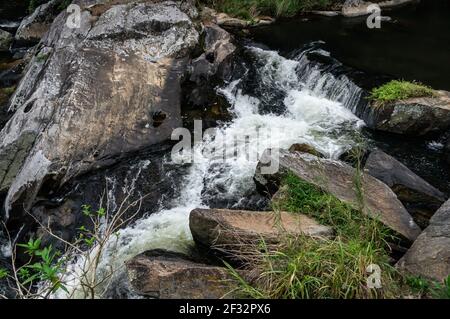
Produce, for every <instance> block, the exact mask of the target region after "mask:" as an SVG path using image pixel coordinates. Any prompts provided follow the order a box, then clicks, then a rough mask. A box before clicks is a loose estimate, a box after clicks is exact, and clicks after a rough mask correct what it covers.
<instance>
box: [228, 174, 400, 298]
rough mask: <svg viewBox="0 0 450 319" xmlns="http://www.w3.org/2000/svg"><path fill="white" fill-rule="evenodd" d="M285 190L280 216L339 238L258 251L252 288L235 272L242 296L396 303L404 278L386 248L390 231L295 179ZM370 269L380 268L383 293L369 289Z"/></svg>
mask: <svg viewBox="0 0 450 319" xmlns="http://www.w3.org/2000/svg"><path fill="white" fill-rule="evenodd" d="M359 172H360V171H359V170H357V174H359ZM355 179H356V180H357V178H355ZM359 185H360V184H359ZM359 187H360V186H359ZM357 189H358V184H356V183H355V191H357ZM281 190H282V193H281V194H279V196H277V199H276V200H275V201H274V202H273V203H272V205H273V208H274V210H275V211H288V212H292V213H302V214H305V215H308V216H310V217H313V218H314V219H316V220H317V221H318V222H319V223H321V224H324V225H327V226H330V227H332V228H333V230H334V231H335V235H336V236H335V238H334V239H320V240H318V239H316V238H311V237H308V236H298V237H295V238H293V237H289V236H286V237H285V238H282V240H281V244H280V245H278V246H277V247H275V248H273V247H268V246H266V248H264V249H262V250H261V249H260V247H258V248H257V249H258V250H259V251H262V253H260V254H259V255H260V257H259V258H258V260H256V261H255V260H252V261H251V262H250V263H248V264H249V265H250V264H252V266H251V267H252V268H253V269H252V270H253V271H257V273H258V274H259V276H258V278H257V280H256V281H255V280H252V281H251V284H250V283H249V281H247V280H245V279H244V278H242V277H240V276H239V274H238V273H237V272H234V273H233V272H232V273H231V274H232V275H233V276H234V278H235V279H237V280H238V282H239V283H240V285H239V286H240V291H241V292H242V293H243V294H245V295H246V296H248V297H253V298H295V299H297V298H394V297H396V296H398V295H399V294H400V289H401V287H400V282H401V277H400V275H399V274H398V273H397V271H396V270H395V269H394V267H392V266H391V265H390V264H389V260H390V259H389V255H388V253H387V249H386V248H387V244H386V241H387V240H388V239H389V238H393V235H392V234H391V232H390V230H388V229H387V228H386V227H385V226H384V225H383V224H381V223H380V222H379V221H378V220H376V219H373V218H370V217H367V216H366V215H365V214H363V213H362V212H360V211H359V210H356V209H354V208H352V207H351V206H350V205H348V204H346V203H344V202H342V201H340V200H339V199H337V198H336V197H334V196H333V195H330V194H328V193H326V192H324V191H322V190H321V189H320V188H318V187H316V186H314V185H312V184H310V183H307V182H305V181H303V180H301V179H299V178H298V177H297V176H295V175H294V174H287V175H286V176H285V177H284V178H283V180H282V187H281ZM370 265H378V266H379V267H380V268H381V274H380V275H381V284H382V287H381V288H380V289H375V288H369V287H368V284H367V280H368V277H369V275H370V274H369V273H367V270H368V267H369V266H370Z"/></svg>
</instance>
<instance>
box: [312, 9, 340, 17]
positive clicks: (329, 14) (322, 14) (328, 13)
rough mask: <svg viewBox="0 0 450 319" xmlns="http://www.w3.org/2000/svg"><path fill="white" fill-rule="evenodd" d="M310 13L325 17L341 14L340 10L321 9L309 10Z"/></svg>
mask: <svg viewBox="0 0 450 319" xmlns="http://www.w3.org/2000/svg"><path fill="white" fill-rule="evenodd" d="M311 13H312V14H317V15H320V16H325V17H337V16H339V15H340V14H341V12H339V11H322V10H315V11H311Z"/></svg>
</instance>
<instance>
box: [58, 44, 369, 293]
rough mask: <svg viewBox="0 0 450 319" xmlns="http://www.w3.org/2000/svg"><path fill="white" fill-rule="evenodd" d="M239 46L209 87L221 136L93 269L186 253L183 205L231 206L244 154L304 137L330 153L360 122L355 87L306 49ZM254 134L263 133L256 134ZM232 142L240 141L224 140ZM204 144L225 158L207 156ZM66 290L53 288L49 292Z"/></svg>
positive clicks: (248, 170) (246, 161)
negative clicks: (240, 52) (165, 204)
mask: <svg viewBox="0 0 450 319" xmlns="http://www.w3.org/2000/svg"><path fill="white" fill-rule="evenodd" d="M246 52H247V54H248V55H249V56H251V58H252V63H249V64H247V65H245V70H246V71H245V72H243V74H240V75H239V77H238V76H236V78H235V79H234V80H233V81H231V82H230V83H228V84H226V85H225V86H223V87H221V88H219V89H218V91H217V92H218V94H221V95H223V96H224V97H225V98H226V99H227V100H228V102H229V104H230V106H231V112H232V115H233V119H232V120H231V121H230V122H229V123H224V124H222V125H220V126H219V127H217V128H216V129H215V130H216V133H220V136H221V138H220V139H219V138H217V136H218V135H217V136H216V137H215V138H212V137H209V136H206V137H205V138H204V139H203V141H201V142H200V143H198V144H197V145H195V147H194V148H193V152H194V155H195V156H194V158H195V162H194V163H192V164H191V166H190V169H189V171H188V173H187V175H186V176H185V177H184V181H183V187H182V188H181V189H182V191H181V194H180V196H179V197H178V198H174V199H172V200H171V201H172V202H171V205H170V207H172V208H171V209H163V210H161V211H159V212H158V213H156V214H152V215H150V216H148V217H144V218H142V219H140V220H138V221H136V222H135V223H134V224H133V225H131V226H129V227H127V228H125V229H123V230H122V231H120V235H119V238H118V240H117V242H115V244H114V245H111V246H110V247H107V249H106V250H105V251H104V253H103V257H102V260H101V263H100V267H99V272H102V269H106V268H107V267H114V268H116V269H119V268H120V271H119V274H121V275H119V277H117V278H123V263H124V261H126V260H128V259H130V258H132V257H134V256H136V255H137V254H139V253H142V252H144V251H146V250H149V249H155V248H164V249H168V250H174V251H178V252H186V251H187V250H188V249H189V247H191V245H193V241H192V237H191V234H190V231H189V222H188V219H189V213H190V212H191V210H193V209H194V208H198V207H203V208H205V207H208V206H209V205H208V203H209V202H210V200H212V199H214V200H215V201H218V202H221V203H226V206H227V207H234V206H235V205H239V203H240V202H241V201H242V200H243V199H244V198H245V196H247V194H249V193H251V192H252V191H254V189H255V185H254V182H253V174H254V171H255V168H256V165H257V162H258V156H249V155H252V154H262V152H263V151H264V150H265V149H266V148H270V147H281V148H287V147H289V146H291V145H292V144H293V143H302V142H305V143H309V144H310V145H312V146H314V147H315V148H316V149H317V150H319V151H320V152H322V153H324V154H326V155H328V156H329V157H331V158H337V157H338V156H339V155H340V154H342V153H343V152H344V151H346V150H347V149H349V148H350V147H351V146H352V145H353V140H352V133H353V132H355V131H358V129H359V128H360V127H361V126H362V125H363V122H362V121H361V120H360V119H359V118H357V117H356V116H355V115H354V114H353V113H352V112H351V110H350V109H351V106H352V105H353V104H352V103H355V101H356V100H357V99H358V97H359V95H360V91H359V90H358V88H357V87H356V86H355V85H354V84H352V82H351V81H350V80H349V79H348V78H346V77H345V76H344V75H341V76H335V75H333V74H332V73H330V72H327V71H326V69H324V68H322V67H321V66H320V65H319V64H317V63H314V62H311V61H309V59H308V53H311V51H304V52H302V53H301V54H300V55H298V56H297V57H296V58H294V59H287V58H284V57H282V56H281V55H279V54H278V53H277V52H275V51H269V50H263V49H260V48H256V47H248V48H246ZM260 133H263V138H260V137H258V136H261V134H260ZM258 134H259V135H258ZM236 141H238V142H242V143H238V145H237V146H236V147H235V148H232V147H230V145H236ZM236 148H237V149H236ZM212 150H215V154H225V155H227V158H230V159H229V160H226V161H223V158H220V156H219V157H217V156H212V157H211V156H208V155H207V154H211V151H212ZM142 169H145V167H143V168H142ZM81 264H82V261H80V260H76V261H74V262H73V263H72V264H71V265H70V267H69V270H70V271H69V273H70V274H69V278H71V281H70V282H69V285H68V286H69V288H70V289H77V287H78V286H77V285H78V282H77V275H78V274H79V271H80V265H81ZM112 286H114V285H112ZM66 296H67V295H66V294H65V292H63V291H59V292H58V293H57V294H55V296H54V297H55V298H57V297H66ZM75 296H77V295H75ZM78 296H79V295H78ZM131 296H132V295H131ZM132 297H133V296H132Z"/></svg>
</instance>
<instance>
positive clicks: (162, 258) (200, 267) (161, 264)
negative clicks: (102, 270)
mask: <svg viewBox="0 0 450 319" xmlns="http://www.w3.org/2000/svg"><path fill="white" fill-rule="evenodd" d="M126 267H127V273H128V279H129V281H130V283H131V286H132V287H133V290H134V291H135V292H136V293H138V294H139V295H142V296H146V297H150V298H158V299H220V298H232V297H233V295H232V291H233V290H235V288H236V287H237V286H236V284H235V283H234V282H233V281H232V278H231V276H230V274H229V272H228V271H227V269H226V268H222V267H216V266H210V265H206V264H203V263H199V262H197V261H195V260H192V259H191V258H190V257H188V256H186V255H183V254H179V253H175V252H169V251H164V250H152V251H148V252H145V253H143V254H141V255H139V256H136V257H135V258H133V259H132V260H130V261H128V262H127V264H126Z"/></svg>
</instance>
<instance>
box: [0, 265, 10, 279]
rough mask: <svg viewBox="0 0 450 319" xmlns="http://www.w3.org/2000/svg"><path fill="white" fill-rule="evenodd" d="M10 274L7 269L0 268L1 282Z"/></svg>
mask: <svg viewBox="0 0 450 319" xmlns="http://www.w3.org/2000/svg"><path fill="white" fill-rule="evenodd" d="M8 274H9V272H8V270H7V269H5V268H0V280H2V279H5V278H6V277H7V276H8Z"/></svg>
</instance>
